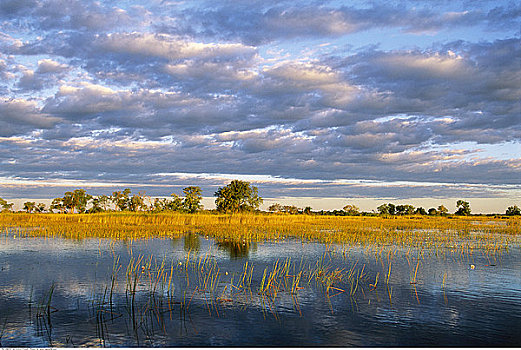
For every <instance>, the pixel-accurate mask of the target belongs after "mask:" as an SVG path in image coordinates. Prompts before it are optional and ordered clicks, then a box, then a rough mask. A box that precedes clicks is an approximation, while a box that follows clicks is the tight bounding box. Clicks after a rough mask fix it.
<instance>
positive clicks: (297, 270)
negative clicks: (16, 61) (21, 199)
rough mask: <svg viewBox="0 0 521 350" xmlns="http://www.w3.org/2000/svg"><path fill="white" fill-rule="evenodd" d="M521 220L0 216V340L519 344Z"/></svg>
mask: <svg viewBox="0 0 521 350" xmlns="http://www.w3.org/2000/svg"><path fill="white" fill-rule="evenodd" d="M520 233H521V220H520V219H519V217H501V216H497V217H484V216H468V217H456V216H446V217H445V216H436V217H426V216H416V215H412V216H388V217H380V216H374V217H364V216H344V217H334V216H314V215H286V214H280V215H278V214H269V215H268V214H233V215H232V214H208V213H198V214H181V213H158V214H150V213H102V214H25V213H3V214H1V215H0V269H1V270H0V315H1V319H0V345H2V346H24V347H80V346H82V347H83V346H91V347H96V346H106V347H112V346H113V347H116V346H117V347H120V346H125V347H133V346H141V347H152V346H161V347H171V346H519V345H521V336H520V335H519V332H518V329H519V324H521V250H520V243H521V240H520Z"/></svg>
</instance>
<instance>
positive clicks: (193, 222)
mask: <svg viewBox="0 0 521 350" xmlns="http://www.w3.org/2000/svg"><path fill="white" fill-rule="evenodd" d="M520 222H521V219H520V218H517V217H509V218H503V217H500V218H494V219H493V220H492V219H491V218H487V217H450V216H449V217H426V216H403V217H391V218H385V217H361V216H360V217H357V216H354V217H349V216H346V217H335V216H312V215H268V214H234V215H228V214H219V215H217V214H207V213H200V214H181V213H157V214H152V213H125V212H121V213H119V212H115V213H101V214H27V213H2V214H0V229H2V230H3V232H4V234H6V235H15V234H17V235H25V236H44V237H66V238H73V239H84V238H89V237H99V238H112V239H125V240H137V239H147V238H151V237H168V238H172V237H180V236H182V235H184V234H186V233H189V232H191V233H194V232H195V233H201V234H204V235H206V236H211V237H214V238H216V239H218V240H233V241H235V242H243V243H247V242H251V241H262V240H285V239H287V238H297V239H302V240H308V241H309V240H311V241H319V242H323V243H344V244H349V245H353V244H357V245H362V246H375V245H377V246H384V245H388V244H394V245H398V246H409V247H419V248H421V247H425V248H430V247H437V248H442V247H452V248H454V249H457V250H458V251H460V252H463V253H465V254H470V252H472V251H473V250H476V249H495V250H501V249H505V247H507V246H508V244H509V243H511V241H512V240H513V239H514V236H516V235H519V234H520V233H521V225H520Z"/></svg>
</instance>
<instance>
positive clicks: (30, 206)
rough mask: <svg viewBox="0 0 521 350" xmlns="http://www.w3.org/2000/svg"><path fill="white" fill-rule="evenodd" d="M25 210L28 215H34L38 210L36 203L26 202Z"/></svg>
mask: <svg viewBox="0 0 521 350" xmlns="http://www.w3.org/2000/svg"><path fill="white" fill-rule="evenodd" d="M24 210H25V211H26V212H28V213H32V212H33V210H36V202H25V203H24Z"/></svg>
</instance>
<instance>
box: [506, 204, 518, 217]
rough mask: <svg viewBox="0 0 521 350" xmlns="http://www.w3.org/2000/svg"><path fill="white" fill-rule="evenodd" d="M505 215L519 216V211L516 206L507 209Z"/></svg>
mask: <svg viewBox="0 0 521 350" xmlns="http://www.w3.org/2000/svg"><path fill="white" fill-rule="evenodd" d="M505 215H521V209H519V207H518V206H517V205H514V206H511V207H508V208H507V211H506V213H505Z"/></svg>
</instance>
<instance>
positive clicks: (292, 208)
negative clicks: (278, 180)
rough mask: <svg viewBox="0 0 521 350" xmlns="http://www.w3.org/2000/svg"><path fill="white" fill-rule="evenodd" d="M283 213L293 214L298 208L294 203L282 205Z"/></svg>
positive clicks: (296, 212)
mask: <svg viewBox="0 0 521 350" xmlns="http://www.w3.org/2000/svg"><path fill="white" fill-rule="evenodd" d="M282 208H283V210H284V212H285V213H288V214H291V215H295V214H298V212H299V208H298V207H297V206H296V205H285V206H284V207H282Z"/></svg>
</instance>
